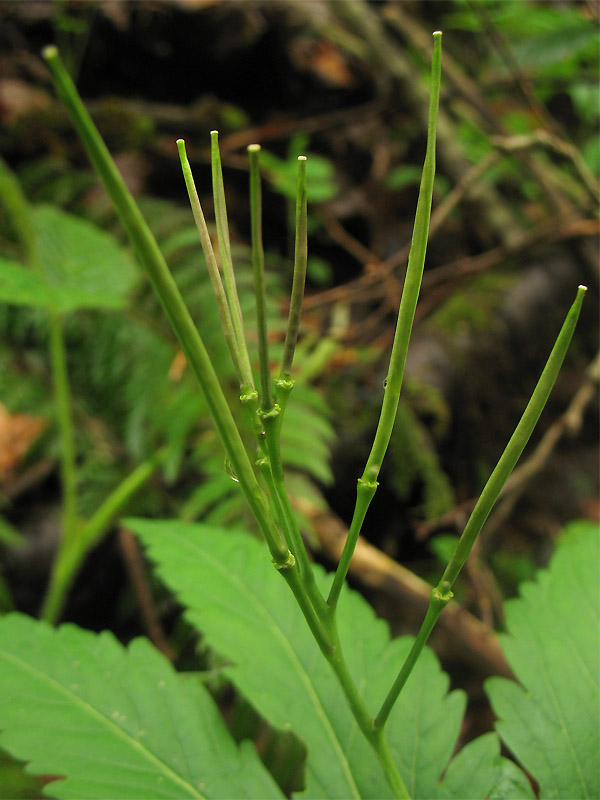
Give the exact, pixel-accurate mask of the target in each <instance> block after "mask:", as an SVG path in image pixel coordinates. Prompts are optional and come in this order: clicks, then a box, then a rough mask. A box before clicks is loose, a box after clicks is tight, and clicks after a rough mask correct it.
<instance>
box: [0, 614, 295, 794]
mask: <svg viewBox="0 0 600 800" xmlns="http://www.w3.org/2000/svg"><path fill="white" fill-rule="evenodd" d="M0 728H1V729H2V734H1V735H0V745H1V746H2V747H4V748H5V749H6V750H7V751H8V752H10V753H11V754H12V755H13V756H14V757H16V758H18V759H22V760H27V761H29V766H28V771H29V772H31V773H34V774H38V775H39V774H46V775H57V776H64V777H61V778H59V779H58V780H55V781H52V782H51V783H50V784H49V785H48V786H47V787H46V792H47V794H49V795H50V796H54V797H59V798H77V800H85V799H86V798H94V799H95V800H108V799H109V798H123V799H125V798H132V799H133V798H139V800H153V799H154V798H172V799H173V800H175V799H176V800H181V798H203V797H210V798H218V797H220V798H231V797H236V798H237V797H245V798H257V800H258V798H267V797H269V798H277V797H281V796H282V795H281V793H280V792H279V790H278V789H277V787H276V786H275V785H274V783H273V781H272V779H271V777H270V776H269V775H268V773H267V772H266V770H265V769H264V767H263V766H262V764H261V763H260V761H259V759H258V757H257V755H256V752H255V751H254V749H253V747H252V746H251V745H246V746H243V747H242V748H241V749H238V747H237V745H236V744H235V743H234V741H233V739H232V738H231V736H230V734H229V732H228V731H227V729H226V728H225V725H224V723H223V720H222V719H221V717H220V714H219V712H218V710H217V708H216V706H215V704H214V702H213V700H212V698H211V697H210V695H209V694H208V692H207V691H206V689H204V687H203V686H202V685H201V684H200V683H199V682H193V681H191V680H190V681H183V680H181V679H180V676H178V675H177V673H176V672H175V671H174V670H173V668H172V667H171V665H170V664H169V663H168V662H167V661H166V660H165V659H164V657H163V656H162V655H161V654H160V653H158V652H157V651H156V650H155V649H154V648H153V647H152V646H151V645H150V643H149V642H148V641H147V640H145V639H136V640H134V641H133V642H132V643H131V644H130V646H129V648H128V649H127V650H126V649H125V648H123V647H122V645H120V644H119V643H118V642H117V640H116V639H115V638H114V636H113V635H112V634H110V633H108V632H104V633H102V634H100V635H97V634H93V633H90V632H88V631H83V630H81V629H79V628H76V627H75V626H73V625H63V626H62V627H61V628H60V629H58V630H56V629H54V628H51V627H50V626H49V625H47V624H46V623H44V622H37V621H35V620H32V619H30V618H29V617H26V616H23V615H21V614H10V615H8V616H6V617H3V618H2V619H0Z"/></svg>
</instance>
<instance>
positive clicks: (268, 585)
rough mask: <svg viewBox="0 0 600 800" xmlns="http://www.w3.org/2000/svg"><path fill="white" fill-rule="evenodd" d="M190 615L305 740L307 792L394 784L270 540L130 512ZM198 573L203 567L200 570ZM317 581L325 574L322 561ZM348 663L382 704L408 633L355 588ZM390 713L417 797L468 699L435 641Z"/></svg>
mask: <svg viewBox="0 0 600 800" xmlns="http://www.w3.org/2000/svg"><path fill="white" fill-rule="evenodd" d="M125 524H126V525H127V526H128V527H130V528H131V529H132V530H133V531H134V532H135V533H136V534H137V535H138V536H139V537H140V539H141V540H142V542H143V544H144V546H145V547H146V548H147V550H148V553H149V555H150V557H151V559H152V560H153V561H154V562H156V564H157V572H158V574H159V575H160V577H161V578H162V580H163V581H164V582H165V583H166V584H167V585H168V586H169V588H171V589H172V591H174V592H175V594H176V596H177V598H178V600H179V601H180V602H181V603H182V604H183V605H184V606H185V607H186V608H187V613H186V616H187V618H188V620H189V621H190V622H191V623H192V624H193V625H194V626H195V627H196V628H197V629H198V630H199V631H201V632H202V634H203V635H204V637H205V641H206V642H207V643H208V644H209V645H210V646H211V647H212V648H214V649H215V650H216V651H217V652H218V653H219V655H221V656H222V657H224V658H225V659H227V661H228V662H230V663H231V666H228V667H226V668H225V673H226V675H227V676H228V677H229V678H230V679H231V681H232V682H233V683H234V685H235V686H236V687H237V688H238V689H239V691H240V692H242V694H243V695H244V696H245V697H246V698H247V699H248V700H249V701H250V702H251V703H252V705H253V706H254V707H255V708H256V709H257V711H259V713H260V714H261V715H262V716H263V717H264V718H265V719H267V720H268V721H269V722H270V723H271V724H272V725H273V726H275V727H276V728H280V729H284V730H287V729H289V728H291V729H292V730H293V731H294V732H295V733H296V734H297V735H298V736H299V737H300V739H301V740H302V742H303V743H304V745H305V746H306V748H307V750H308V754H307V761H306V793H305V794H303V796H304V797H307V798H308V797H315V798H323V797H328V798H336V797H337V798H348V797H364V798H386V797H390V796H391V795H390V790H389V788H388V787H387V786H386V784H385V782H384V781H383V777H382V776H381V774H380V773H379V771H378V769H377V764H376V761H375V759H374V756H373V754H372V752H371V750H370V749H369V747H368V745H367V744H366V742H365V741H364V739H363V738H362V737H361V736H360V735H359V732H358V730H357V726H356V722H355V721H354V719H353V718H352V715H351V714H350V711H349V709H348V707H347V705H346V703H345V702H344V698H343V695H342V693H341V690H340V688H339V686H338V684H337V683H336V681H335V677H334V675H333V673H332V672H331V670H330V668H329V666H328V665H327V663H326V662H325V661H324V659H323V658H322V657H321V655H320V653H319V651H318V647H317V646H316V644H315V642H314V639H313V638H312V636H311V635H310V632H309V630H308V628H307V627H306V624H305V623H304V621H303V619H302V615H301V613H300V611H299V610H298V607H297V606H296V604H295V603H294V600H293V598H292V597H291V596H290V593H289V591H287V589H286V587H285V585H284V583H283V581H281V580H279V579H278V577H277V575H276V573H275V572H274V570H273V569H272V568H271V566H270V564H269V559H268V554H267V552H266V549H265V547H264V545H263V544H261V543H260V542H258V541H255V540H253V539H249V538H248V537H247V536H245V535H243V534H239V533H233V532H231V531H227V530H224V529H219V528H213V527H209V526H204V525H186V524H184V523H180V522H175V521H165V522H160V521H148V520H127V521H126V523H125ZM199 576H202V578H201V579H199ZM317 578H318V582H319V585H320V586H321V587H322V588H325V586H326V585H328V583H329V579H328V577H327V575H325V574H324V573H323V571H322V570H318V572H317ZM339 625H340V636H341V639H342V642H343V643H344V644H346V645H347V649H348V662H349V669H350V671H351V672H352V674H353V677H354V678H355V680H356V681H357V684H358V685H359V686H361V687H362V688H363V690H364V692H365V700H366V702H367V705H368V706H371V707H372V709H373V711H375V709H376V706H377V703H378V702H379V701H380V700H381V698H382V696H383V694H384V692H385V690H386V687H387V686H388V684H389V683H390V681H391V680H392V679H393V677H394V675H395V673H396V670H397V666H398V663H401V661H402V660H403V657H404V655H405V654H406V652H407V651H408V649H409V647H410V644H411V639H410V638H409V637H403V638H401V639H395V640H394V641H390V640H389V632H388V630H387V626H386V625H385V624H384V623H383V622H382V621H381V620H377V619H376V618H375V615H374V613H373V611H372V610H371V608H370V607H369V605H368V604H367V603H366V602H365V601H364V600H363V599H362V598H361V597H360V595H358V594H356V593H354V592H350V591H348V592H346V593H344V594H343V596H342V598H341V600H340V607H339ZM410 681H411V682H410V685H409V691H407V692H406V694H404V695H403V696H402V697H401V699H400V701H399V703H398V705H397V706H396V708H395V710H394V713H393V716H392V717H391V718H390V723H389V724H390V742H391V743H392V744H391V746H392V750H393V753H394V755H395V757H396V759H397V762H398V764H399V767H400V770H401V773H402V775H403V777H404V780H405V782H406V784H407V788H408V790H409V792H410V793H411V797H415V798H430V797H432V796H433V794H434V792H435V787H436V782H437V780H438V778H439V777H440V775H441V773H442V770H443V768H444V766H445V765H446V762H447V761H448V759H449V757H450V755H451V753H452V748H453V746H454V742H455V740H456V737H457V735H458V731H459V727H460V719H461V715H462V711H463V708H464V699H463V697H462V695H461V693H459V692H452V693H451V694H447V692H448V679H447V677H446V676H445V675H444V674H443V673H442V672H441V671H440V668H439V665H438V663H437V661H436V659H435V657H434V655H433V653H431V652H430V651H427V652H426V653H425V656H424V658H423V659H422V660H420V661H419V663H418V665H417V667H416V668H415V671H414V673H413V675H412V676H411V679H410Z"/></svg>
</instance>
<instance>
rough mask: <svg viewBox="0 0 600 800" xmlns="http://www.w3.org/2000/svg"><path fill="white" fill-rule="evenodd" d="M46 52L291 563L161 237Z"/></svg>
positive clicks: (280, 559)
mask: <svg viewBox="0 0 600 800" xmlns="http://www.w3.org/2000/svg"><path fill="white" fill-rule="evenodd" d="M43 54H44V58H45V59H46V61H47V63H48V66H49V67H50V71H51V72H52V76H53V78H54V82H55V85H56V89H57V92H58V95H59V97H60V98H61V99H62V101H63V103H64V104H65V106H66V108H67V110H68V111H69V114H70V116H71V120H72V122H73V124H74V126H75V129H76V130H77V133H78V134H79V137H80V138H81V140H82V142H83V144H84V146H85V148H86V150H87V153H88V156H89V158H90V160H91V161H92V164H93V165H94V167H95V169H96V171H97V172H98V174H99V176H100V178H101V180H102V183H103V184H104V187H105V188H106V190H107V192H108V194H109V196H110V198H111V200H112V201H113V203H114V205H115V208H116V210H117V213H118V215H119V217H120V219H121V222H122V224H123V226H124V228H125V230H126V232H127V234H128V236H129V238H130V241H131V243H132V245H133V247H134V249H135V251H136V253H137V256H138V258H139V260H140V263H141V264H142V265H143V266H144V268H145V270H146V272H147V274H148V277H149V278H150V282H151V283H152V286H153V288H154V291H155V292H156V295H157V297H158V298H159V299H160V301H161V303H162V306H163V308H164V310H165V312H166V314H167V317H168V318H169V321H170V323H171V326H172V328H173V330H174V332H175V334H176V335H177V338H178V340H179V343H180V345H181V348H182V350H183V352H184V354H185V356H186V358H187V361H188V364H189V365H190V367H191V369H192V370H193V372H194V374H195V375H196V378H197V380H198V382H199V384H200V386H201V388H202V390H203V392H204V395H205V397H206V401H207V404H208V406H209V409H210V412H211V416H212V418H213V420H214V422H215V426H216V428H217V431H218V433H219V436H220V438H221V441H222V442H223V445H224V447H225V451H226V453H227V457H228V458H229V461H230V462H231V465H232V468H233V470H234V472H235V474H236V476H237V478H238V480H239V483H240V486H241V488H242V491H243V492H244V495H245V496H246V499H247V501H248V504H249V506H250V508H251V510H252V512H253V514H254V516H255V518H256V520H257V522H258V524H259V527H260V529H261V532H262V534H263V535H264V537H265V540H266V542H267V544H268V546H269V549H270V551H271V554H272V556H273V560H274V562H275V563H276V565H279V566H285V565H287V564H289V563H290V555H291V554H290V553H289V551H288V548H287V547H285V545H284V544H283V542H282V541H281V537H280V535H279V532H278V531H277V529H276V528H275V526H274V524H273V521H272V519H271V517H270V514H269V510H268V507H267V502H266V499H265V497H264V494H263V492H262V489H261V488H260V486H259V484H258V481H257V480H256V475H255V474H254V470H253V468H252V464H251V463H250V459H249V458H248V454H247V453H246V450H245V448H244V444H243V442H242V439H241V436H240V433H239V431H238V429H237V426H236V424H235V421H234V419H233V415H232V413H231V410H230V408H229V406H228V405H227V400H226V399H225V395H224V394H223V390H222V388H221V385H220V383H219V379H218V378H217V375H216V372H215V370H214V367H213V365H212V362H211V360H210V357H209V355H208V353H207V351H206V348H205V346H204V342H203V341H202V339H201V337H200V334H199V333H198V331H197V330H196V328H195V326H194V323H193V321H192V318H191V317H190V314H189V311H188V309H187V308H186V306H185V303H184V302H183V299H182V297H181V294H180V293H179V290H178V288H177V286H176V284H175V281H174V280H173V276H172V275H171V273H170V272H169V268H168V267H167V265H166V263H165V260H164V258H163V255H162V253H161V252H160V249H159V247H158V245H157V243H156V240H155V239H154V236H153V235H152V233H151V231H150V230H149V228H148V226H147V225H146V222H145V220H144V218H143V217H142V215H141V213H140V210H139V208H138V207H137V205H136V203H135V200H134V199H133V197H132V196H131V194H130V192H129V191H128V189H127V187H126V186H125V183H124V182H123V179H122V178H121V175H120V174H119V171H118V170H117V168H116V166H115V164H114V162H113V160H112V158H111V156H110V153H109V152H108V150H107V148H106V145H105V144H104V142H103V140H102V137H101V136H100V134H99V133H98V131H97V129H96V127H95V125H94V123H93V121H92V119H91V117H90V115H89V114H88V112H87V110H86V108H85V106H84V105H83V103H82V101H81V98H80V97H79V95H78V94H77V90H76V88H75V86H74V84H73V81H72V80H71V78H70V77H69V75H68V73H67V72H66V70H65V68H64V66H63V64H62V62H61V60H60V58H59V55H58V51H57V49H56V47H54V46H49V47H46V48H45V49H44V51H43Z"/></svg>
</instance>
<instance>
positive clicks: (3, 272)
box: [0, 257, 54, 308]
mask: <svg viewBox="0 0 600 800" xmlns="http://www.w3.org/2000/svg"><path fill="white" fill-rule="evenodd" d="M0 302H2V303H11V304H12V305H17V306H35V307H39V308H52V306H53V302H54V295H53V291H52V288H51V287H50V286H49V285H48V283H47V282H46V281H45V280H44V279H43V277H41V276H39V275H36V274H35V273H34V272H32V271H31V270H29V269H27V268H26V267H24V266H23V265H22V264H19V263H18V262H16V261H10V260H8V259H5V258H2V257H0Z"/></svg>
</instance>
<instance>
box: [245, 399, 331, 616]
mask: <svg viewBox="0 0 600 800" xmlns="http://www.w3.org/2000/svg"><path fill="white" fill-rule="evenodd" d="M260 416H261V418H262V421H263V424H264V431H265V438H266V446H267V454H268V467H269V473H270V474H269V478H270V480H269V487H270V490H271V495H272V497H273V502H274V503H275V506H276V508H277V513H278V516H279V524H280V525H281V527H282V529H283V530H284V532H285V538H286V541H287V543H288V547H289V548H290V550H291V551H292V553H293V554H294V556H295V558H296V562H297V564H298V570H299V572H300V577H301V579H302V582H303V584H304V586H305V587H306V590H307V592H308V595H309V597H310V600H311V602H312V604H313V606H314V608H315V611H317V613H318V614H323V613H324V612H325V611H326V604H325V600H324V598H323V596H322V595H321V592H320V591H319V589H318V587H317V584H316V582H315V576H314V573H313V568H312V565H311V563H310V561H309V558H308V553H307V552H306V547H305V546H304V542H303V540H302V535H301V533H300V529H299V528H298V523H297V521H296V517H295V516H294V512H293V510H292V506H291V504H290V499H289V497H288V493H287V491H286V488H285V478H284V473H283V464H282V463H281V451H280V447H279V432H280V429H281V410H280V408H279V406H278V405H275V406H274V407H273V408H272V409H271V411H269V412H266V413H265V412H263V413H262V414H261V415H260Z"/></svg>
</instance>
